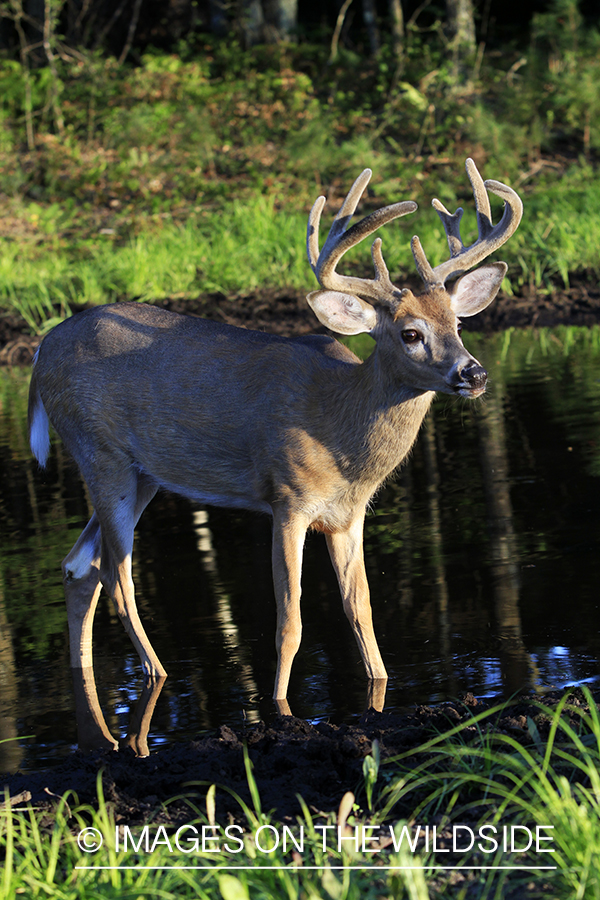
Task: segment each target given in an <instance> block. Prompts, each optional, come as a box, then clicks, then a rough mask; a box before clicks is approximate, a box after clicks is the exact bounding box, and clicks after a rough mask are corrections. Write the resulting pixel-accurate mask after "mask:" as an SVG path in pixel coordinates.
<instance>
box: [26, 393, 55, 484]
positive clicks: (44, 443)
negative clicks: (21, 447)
mask: <svg viewBox="0 0 600 900" xmlns="http://www.w3.org/2000/svg"><path fill="white" fill-rule="evenodd" d="M49 426H50V423H49V421H48V416H47V414H46V410H45V409H44V404H43V403H42V398H41V397H40V395H39V394H36V397H35V400H34V406H33V412H32V414H31V424H30V426H29V446H30V447H31V451H32V453H33V455H34V456H35V458H36V459H37V461H38V462H39V464H40V466H41V467H42V468H45V466H46V462H47V460H48V454H49V452H50V430H49Z"/></svg>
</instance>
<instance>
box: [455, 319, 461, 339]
mask: <svg viewBox="0 0 600 900" xmlns="http://www.w3.org/2000/svg"><path fill="white" fill-rule="evenodd" d="M456 330H457V332H458V334H459V336H460V335H461V334H462V322H459V323H458V325H457V326H456Z"/></svg>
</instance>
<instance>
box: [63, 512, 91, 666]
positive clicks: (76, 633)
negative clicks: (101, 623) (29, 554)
mask: <svg viewBox="0 0 600 900" xmlns="http://www.w3.org/2000/svg"><path fill="white" fill-rule="evenodd" d="M100 543H101V539H100V523H99V522H98V517H97V516H96V513H94V514H93V516H92V518H91V519H90V521H89V522H88V523H87V525H86V526H85V528H84V529H83V531H82V532H81V534H80V535H79V538H78V539H77V541H76V543H75V545H74V546H73V548H72V549H71V550H70V552H69V553H68V554H67V556H65V558H64V559H63V561H62V572H63V584H64V588H65V600H66V602H67V620H68V623H69V648H70V655H71V666H72V667H73V668H74V669H87V668H91V666H92V627H93V624H94V613H95V612H96V606H97V605H98V597H99V596H100V588H101V584H100Z"/></svg>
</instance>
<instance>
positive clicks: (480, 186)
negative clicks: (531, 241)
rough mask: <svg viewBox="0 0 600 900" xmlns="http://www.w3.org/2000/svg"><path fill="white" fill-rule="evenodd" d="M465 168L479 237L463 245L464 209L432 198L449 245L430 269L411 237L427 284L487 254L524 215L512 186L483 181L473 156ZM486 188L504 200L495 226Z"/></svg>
mask: <svg viewBox="0 0 600 900" xmlns="http://www.w3.org/2000/svg"><path fill="white" fill-rule="evenodd" d="M466 170H467V175H468V176H469V181H470V182H471V187H472V189H473V196H474V198H475V207H476V210H477V230H478V237H477V240H476V241H475V243H474V244H471V246H470V247H465V246H464V244H463V242H462V238H461V236H460V221H461V218H462V215H463V210H462V209H461V208H460V207H459V209H457V210H456V212H455V213H450V212H449V211H448V210H447V209H446V207H445V206H444V204H443V203H441V202H440V201H439V200H433V201H432V206H433V208H434V209H435V211H436V212H437V214H438V216H439V217H440V219H441V221H442V225H443V226H444V230H445V232H446V237H447V239H448V247H449V248H450V259H448V260H446V261H445V262H443V263H440V265H439V266H436V267H435V269H433V268H432V267H431V265H430V264H429V262H428V261H427V257H426V256H425V252H424V250H423V248H422V246H421V242H420V241H419V239H418V237H415V238H413V241H412V244H411V246H412V251H413V256H414V258H415V264H416V267H417V271H418V273H419V275H420V276H421V278H422V279H423V281H424V282H425V285H426V286H427V287H430V286H432V285H434V284H444V283H445V282H446V281H447V280H448V279H449V278H451V277H452V276H454V275H460V274H461V273H462V272H465V271H466V270H467V269H470V268H472V267H473V266H475V265H477V263H479V262H481V261H482V260H483V259H485V258H486V257H487V256H489V255H490V253H493V252H494V250H497V249H498V248H499V247H501V246H502V244H504V243H505V242H506V241H507V240H508V239H509V237H510V236H511V235H512V234H514V232H515V231H516V229H517V226H518V224H519V222H520V221H521V216H522V215H523V203H522V202H521V198H520V197H519V195H518V194H517V193H516V191H513V190H512V188H509V187H508V186H507V185H505V184H502V182H500V181H492V180H487V181H484V180H483V179H482V177H481V175H480V174H479V172H478V170H477V166H476V165H475V163H474V162H473V160H472V159H467V161H466ZM488 191H491V192H492V193H493V194H496V195H497V196H498V197H501V198H502V199H503V200H504V202H505V207H504V212H503V214H502V218H501V220H500V222H499V223H498V224H497V225H493V224H492V211H491V207H490V200H489V196H488Z"/></svg>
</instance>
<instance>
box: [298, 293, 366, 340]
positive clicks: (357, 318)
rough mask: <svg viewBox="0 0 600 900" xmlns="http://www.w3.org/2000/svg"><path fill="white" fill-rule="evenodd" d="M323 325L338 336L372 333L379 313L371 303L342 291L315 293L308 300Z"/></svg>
mask: <svg viewBox="0 0 600 900" xmlns="http://www.w3.org/2000/svg"><path fill="white" fill-rule="evenodd" d="M306 299H307V300H308V302H309V305H310V307H311V309H312V311H313V312H314V314H315V315H316V317H317V319H318V320H319V322H320V323H321V325H325V326H326V327H327V328H330V329H331V331H335V332H336V333H337V334H361V333H362V332H364V331H372V330H373V328H375V325H376V324H377V313H376V312H375V310H374V309H373V307H372V306H371V304H370V303H366V302H365V301H364V300H361V299H360V297H355V296H353V295H352V294H343V293H341V291H313V292H312V293H311V294H309V295H308V296H307V298H306Z"/></svg>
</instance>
